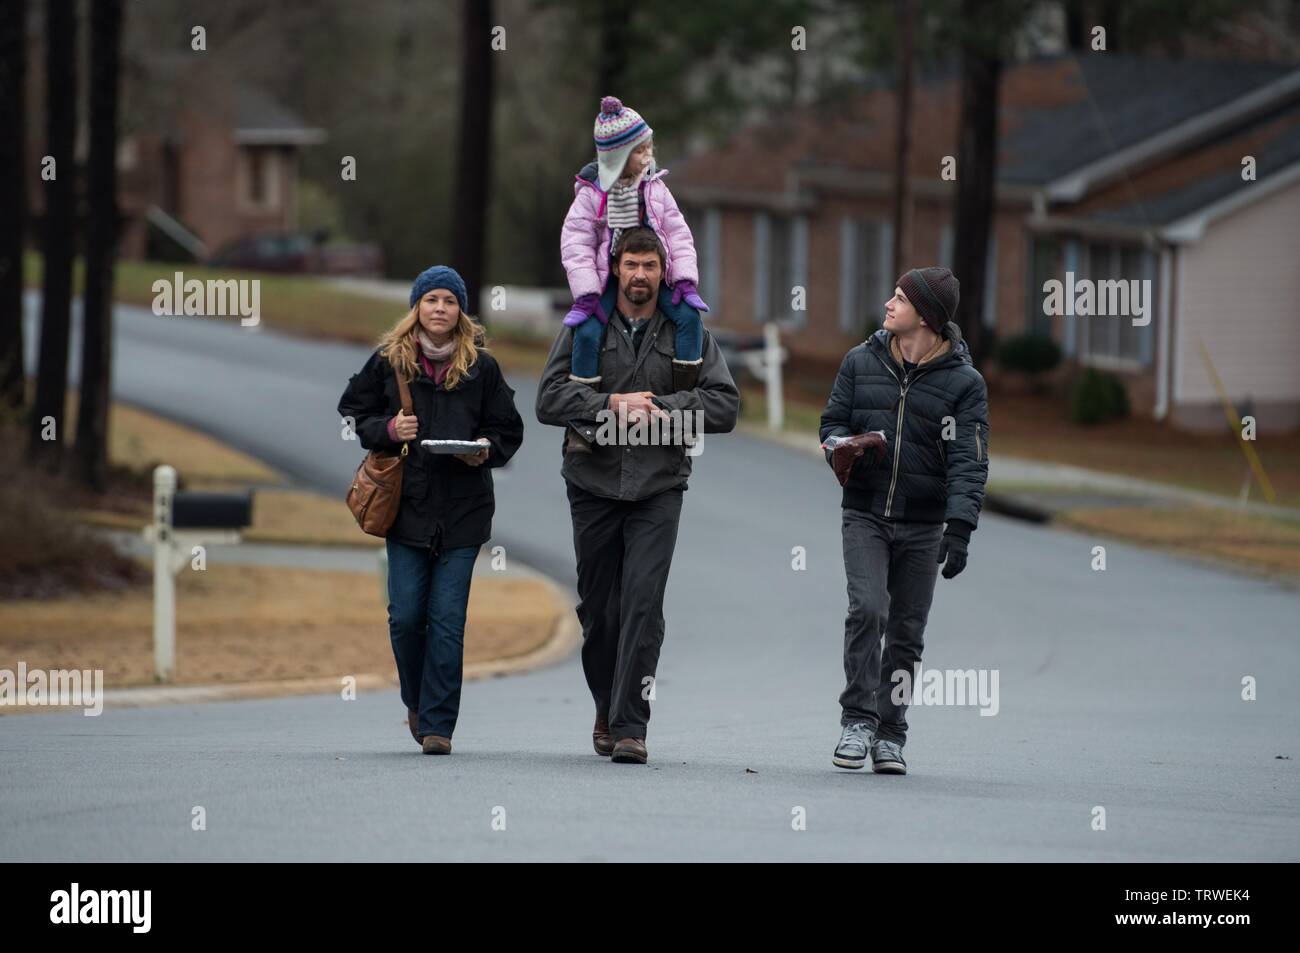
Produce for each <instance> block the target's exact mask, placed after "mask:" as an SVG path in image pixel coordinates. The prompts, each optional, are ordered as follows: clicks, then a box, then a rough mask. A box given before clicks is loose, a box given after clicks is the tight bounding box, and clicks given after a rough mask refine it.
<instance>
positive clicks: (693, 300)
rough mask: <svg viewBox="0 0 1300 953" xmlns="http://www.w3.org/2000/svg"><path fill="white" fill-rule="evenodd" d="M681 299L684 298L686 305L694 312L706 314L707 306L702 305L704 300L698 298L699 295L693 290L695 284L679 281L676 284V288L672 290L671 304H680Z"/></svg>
mask: <svg viewBox="0 0 1300 953" xmlns="http://www.w3.org/2000/svg"><path fill="white" fill-rule="evenodd" d="M683 298H685V299H686V303H687V304H689V305H690V306H691V307H692V308H694V309H695V310H696V311H700V312H706V311H708V310H709V306H708V305H707V304H705V303H704V299H703V298H701V297H700V293H699V292H698V291H696V290H695V282H693V281H689V280H683V281H679V282H677V287H675V288H673V304H679V303H681V301H682V299H683Z"/></svg>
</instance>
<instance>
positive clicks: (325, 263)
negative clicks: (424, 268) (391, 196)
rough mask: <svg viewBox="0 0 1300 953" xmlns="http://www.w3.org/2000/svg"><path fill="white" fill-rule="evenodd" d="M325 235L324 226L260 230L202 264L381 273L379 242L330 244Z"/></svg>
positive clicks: (368, 275)
mask: <svg viewBox="0 0 1300 953" xmlns="http://www.w3.org/2000/svg"><path fill="white" fill-rule="evenodd" d="M328 237H329V235H328V233H327V232H325V231H323V230H322V231H318V232H311V233H308V232H263V233H261V234H259V235H254V236H252V237H251V238H244V239H239V240H237V241H234V242H231V243H230V244H228V245H226V246H224V247H223V248H222V249H221V250H220V251H218V252H217V253H216V254H215V255H213V256H212V257H210V258H209V259H208V260H207V262H205V264H207V265H210V266H212V267H214V268H232V269H239V270H244V271H274V272H285V273H294V274H311V275H351V276H353V277H358V278H380V277H383V273H384V255H383V252H382V251H381V250H380V248H379V246H378V245H375V244H372V243H366V244H351V245H344V244H340V245H330V244H326V241H327V239H328Z"/></svg>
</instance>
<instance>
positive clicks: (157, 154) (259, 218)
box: [119, 68, 326, 258]
mask: <svg viewBox="0 0 1300 953" xmlns="http://www.w3.org/2000/svg"><path fill="white" fill-rule="evenodd" d="M162 69H163V70H164V71H165V68H162ZM171 75H173V76H174V77H176V78H175V79H173V80H171V81H170V82H173V83H174V84H175V86H174V87H173V89H174V91H175V95H174V96H173V97H171V99H170V105H169V108H165V109H163V110H161V111H160V112H159V113H158V114H157V115H156V119H155V121H154V122H152V123H151V124H150V125H149V126H148V127H147V128H144V129H141V130H140V131H137V132H134V133H131V134H128V135H126V136H124V137H123V140H122V143H121V147H120V152H119V168H120V171H121V176H122V181H121V193H120V202H121V206H122V212H123V215H124V219H125V221H124V223H123V230H122V255H123V257H126V258H144V257H149V255H148V254H147V253H148V251H149V247H150V242H151V240H153V239H151V237H150V233H151V231H152V230H155V229H156V234H160V235H165V236H167V237H168V238H169V239H171V240H172V241H174V242H176V243H177V244H180V245H181V246H182V247H184V248H186V250H189V251H191V253H193V254H195V255H196V256H197V257H200V258H202V257H204V256H205V255H206V254H209V253H212V252H215V251H216V250H218V249H219V248H221V246H223V245H225V244H226V243H227V242H230V241H234V240H235V239H240V238H248V237H250V236H252V235H255V234H257V233H260V232H272V231H292V230H294V229H296V228H297V225H298V161H299V153H300V150H301V149H303V148H304V147H306V146H311V145H317V144H319V143H322V142H324V141H325V138H326V136H325V132H324V130H322V129H318V128H315V127H313V126H311V125H309V124H308V123H306V122H304V121H303V120H302V119H301V118H299V117H298V116H296V115H295V114H294V113H293V112H292V111H291V110H289V109H288V108H287V107H286V106H284V105H283V104H281V103H280V102H278V101H277V100H276V99H275V98H274V97H272V96H271V95H270V94H268V93H267V92H266V91H265V90H263V89H260V88H259V87H257V86H255V85H253V84H252V83H249V82H247V81H245V80H243V79H239V78H235V77H230V76H226V75H224V74H222V73H220V72H218V71H216V70H201V71H197V70H196V71H193V72H181V71H178V70H172V71H171ZM195 240H197V244H196V242H195Z"/></svg>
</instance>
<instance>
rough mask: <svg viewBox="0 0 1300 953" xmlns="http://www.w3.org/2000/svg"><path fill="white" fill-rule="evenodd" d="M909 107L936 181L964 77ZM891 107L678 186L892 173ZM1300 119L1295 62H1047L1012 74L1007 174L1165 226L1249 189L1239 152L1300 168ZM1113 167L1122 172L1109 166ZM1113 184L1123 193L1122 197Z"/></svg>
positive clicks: (889, 97)
mask: <svg viewBox="0 0 1300 953" xmlns="http://www.w3.org/2000/svg"><path fill="white" fill-rule="evenodd" d="M913 108H914V113H913V114H914V116H915V117H916V123H915V125H914V126H913V145H912V153H911V161H910V171H911V173H912V175H913V176H915V177H917V178H918V179H931V180H937V179H938V171H939V169H940V163H941V162H942V160H943V158H944V157H945V156H950V155H955V154H956V151H957V148H956V147H957V143H956V137H957V125H958V114H957V113H958V108H959V90H958V85H957V79H956V76H955V75H954V74H953V73H952V72H951V71H948V72H947V73H946V74H943V75H933V76H929V77H926V76H922V77H920V78H919V81H918V83H917V87H916V90H915V100H914V107H913ZM895 109H896V100H895V97H894V94H893V91H892V89H889V88H873V89H864V90H863V91H861V92H860V93H859V94H858V95H856V96H853V97H850V98H849V99H848V100H846V101H844V102H841V103H837V104H835V105H834V106H818V107H813V108H810V109H806V110H804V111H803V112H802V113H789V114H784V115H780V116H777V117H775V118H773V119H772V120H771V121H769V122H767V123H764V124H762V125H759V126H756V127H752V128H750V129H747V130H744V131H743V132H741V133H740V134H739V135H738V136H736V137H735V138H733V139H732V140H731V141H730V142H728V143H726V144H724V145H723V146H721V147H719V148H717V149H713V150H709V151H707V152H704V153H700V154H697V155H695V156H692V157H691V158H690V159H688V160H687V161H686V162H684V163H679V164H678V165H677V166H676V167H675V168H674V177H673V187H674V189H675V190H682V191H683V193H684V194H685V195H686V196H687V197H688V198H689V197H690V193H691V192H692V191H694V192H695V193H696V195H697V196H698V195H700V194H702V193H703V192H715V191H716V192H718V193H726V192H731V193H733V194H742V193H751V194H752V193H762V192H784V191H785V190H786V189H787V188H788V185H789V183H790V182H791V181H792V177H791V173H792V172H794V173H797V172H800V171H803V170H807V169H811V168H818V169H826V168H832V169H840V170H842V171H844V172H848V173H850V174H851V173H856V172H862V173H873V172H874V173H878V174H881V175H887V174H889V173H892V171H893V163H894V151H893V150H894V116H895ZM1298 111H1300V70H1297V69H1296V68H1295V67H1293V66H1287V65H1278V64H1257V63H1245V64H1243V63H1236V62H1218V61H1208V60H1191V59H1168V58H1161V57H1143V56H1131V55H1124V54H1119V53H1082V54H1068V55H1062V56H1054V57H1041V58H1037V59H1033V60H1029V61H1027V62H1024V63H1020V64H1017V65H1015V66H1013V67H1011V68H1010V69H1008V70H1007V71H1006V73H1005V74H1004V76H1003V79H1002V101H1001V109H1000V113H999V130H1000V142H999V150H998V152H999V159H998V179H999V181H1000V182H1001V183H1002V184H1003V185H1004V186H1013V187H1014V186H1024V187H1030V188H1035V189H1039V188H1043V189H1046V188H1055V189H1056V190H1057V191H1059V192H1060V193H1062V194H1061V195H1060V196H1058V195H1055V194H1054V195H1053V198H1061V199H1062V200H1065V201H1070V202H1074V201H1079V200H1082V199H1083V198H1084V196H1085V194H1086V193H1089V192H1092V191H1094V190H1096V191H1098V192H1103V193H1107V197H1106V200H1105V201H1101V202H1090V203H1086V204H1087V206H1088V208H1089V212H1088V214H1095V215H1097V216H1100V217H1109V218H1110V219H1112V220H1113V221H1117V222H1118V221H1123V222H1133V223H1148V224H1149V223H1152V222H1163V221H1170V220H1172V219H1174V218H1177V217H1178V216H1180V215H1182V214H1185V213H1186V212H1187V210H1188V209H1189V208H1193V207H1196V206H1197V203H1198V202H1206V201H1213V200H1214V199H1215V198H1217V197H1219V196H1220V195H1222V194H1224V193H1225V191H1226V190H1229V189H1231V188H1232V187H1233V185H1234V184H1236V185H1239V184H1240V182H1241V178H1240V159H1241V156H1242V155H1244V154H1248V153H1249V150H1248V151H1247V152H1241V151H1237V152H1236V154H1235V157H1233V158H1231V162H1229V158H1230V157H1231V154H1232V151H1233V149H1240V147H1241V145H1242V144H1243V143H1245V144H1250V145H1251V146H1252V147H1253V148H1255V149H1256V150H1257V153H1258V154H1257V159H1258V160H1259V175H1260V178H1263V177H1264V176H1265V175H1266V174H1269V173H1271V172H1272V171H1274V170H1276V169H1278V168H1281V167H1285V166H1286V165H1287V164H1290V163H1292V162H1294V161H1296V158H1297V156H1296V143H1295V139H1294V137H1295V135H1296V132H1295V130H1294V128H1293V120H1294V118H1296V116H1297V115H1300V112H1298ZM1234 124H1235V125H1234ZM1261 130H1263V131H1261ZM1238 140H1240V141H1238ZM1216 142H1218V144H1219V145H1220V146H1224V147H1225V148H1223V149H1220V150H1219V152H1218V153H1216V154H1218V155H1219V158H1220V161H1219V164H1218V165H1215V166H1211V167H1204V166H1198V165H1197V164H1196V163H1195V162H1188V163H1187V164H1186V166H1184V167H1181V168H1175V169H1173V170H1171V171H1170V172H1169V174H1168V175H1167V176H1166V177H1164V178H1161V177H1160V176H1158V175H1157V176H1153V177H1150V178H1143V177H1142V176H1141V175H1140V174H1135V173H1136V172H1137V170H1140V169H1141V168H1142V167H1143V166H1144V165H1158V164H1160V163H1161V162H1163V163H1165V164H1166V165H1167V164H1169V162H1170V161H1171V160H1173V161H1174V164H1175V165H1177V161H1176V160H1177V156H1178V154H1179V152H1180V150H1182V151H1185V150H1187V149H1188V148H1190V147H1192V146H1195V148H1196V149H1197V150H1202V149H1205V148H1210V147H1213V146H1214V144H1215V143H1216ZM1249 154H1256V153H1249ZM1112 160H1113V162H1112ZM1130 160H1131V161H1130ZM1139 160H1141V161H1139ZM1157 160H1158V161H1157ZM1108 163H1111V164H1114V165H1115V166H1116V169H1114V170H1106V169H1105V168H1104V167H1105V166H1106V165H1107V164H1108ZM1094 169H1096V170H1097V174H1096V175H1095V176H1093V175H1091V171H1090V170H1094ZM1117 170H1118V171H1117ZM1130 170H1131V171H1130ZM1234 175H1235V176H1236V178H1235V179H1233V178H1232V176H1234ZM1116 180H1119V181H1118V184H1119V185H1120V186H1122V187H1123V188H1124V191H1122V192H1116V191H1114V189H1115V187H1116ZM886 181H887V180H886ZM1076 193H1077V194H1076Z"/></svg>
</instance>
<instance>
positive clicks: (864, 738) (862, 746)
mask: <svg viewBox="0 0 1300 953" xmlns="http://www.w3.org/2000/svg"><path fill="white" fill-rule="evenodd" d="M871 734H872V731H871V725H869V724H868V723H867V722H865V721H855V722H853V723H852V724H849V725H845V726H844V727H843V729H842V730H841V731H840V743H839V744H838V745H836V746H835V755H834V757H832V758H831V764H833V765H835V767H837V768H860V767H862V766H863V765H864V764H866V763H867V748H869V747H870V746H871Z"/></svg>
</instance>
